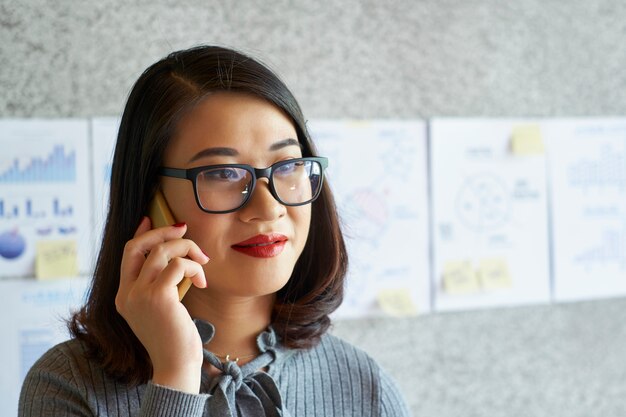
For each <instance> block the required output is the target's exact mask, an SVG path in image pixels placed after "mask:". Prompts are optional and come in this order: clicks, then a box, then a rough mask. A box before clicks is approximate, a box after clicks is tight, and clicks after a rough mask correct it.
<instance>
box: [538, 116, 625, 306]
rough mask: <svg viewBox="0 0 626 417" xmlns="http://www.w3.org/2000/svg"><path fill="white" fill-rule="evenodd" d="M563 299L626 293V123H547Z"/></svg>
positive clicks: (558, 293) (557, 279)
mask: <svg viewBox="0 0 626 417" xmlns="http://www.w3.org/2000/svg"><path fill="white" fill-rule="evenodd" d="M543 131H544V132H545V138H546V144H547V146H548V149H549V153H550V164H549V167H550V169H549V171H550V183H551V189H552V192H551V194H552V198H551V208H552V215H551V217H552V237H553V243H554V247H553V257H554V295H555V299H556V300H557V301H570V300H581V299H593V298H598V297H611V296H623V295H626V119H587V120H585V119H570V120H551V121H548V122H546V123H545V126H544V129H543Z"/></svg>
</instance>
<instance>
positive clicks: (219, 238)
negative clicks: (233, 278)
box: [185, 213, 229, 259]
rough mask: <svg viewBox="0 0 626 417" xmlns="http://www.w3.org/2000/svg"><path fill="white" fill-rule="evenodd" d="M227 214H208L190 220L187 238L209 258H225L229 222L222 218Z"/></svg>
mask: <svg viewBox="0 0 626 417" xmlns="http://www.w3.org/2000/svg"><path fill="white" fill-rule="evenodd" d="M224 216H228V215H227V214H206V213H200V214H199V215H196V216H193V217H191V218H189V221H188V222H187V227H188V229H187V230H188V231H187V234H186V235H185V237H186V238H187V239H191V240H193V241H194V242H195V243H196V244H197V245H198V246H199V247H200V249H202V250H203V251H204V252H205V253H206V254H207V255H208V256H209V258H212V259H217V258H220V257H222V256H223V254H224V251H225V249H224V248H223V246H225V245H226V242H225V241H224V238H223V237H224V236H225V234H226V231H227V229H228V224H229V222H228V220H226V219H223V218H222V217H224Z"/></svg>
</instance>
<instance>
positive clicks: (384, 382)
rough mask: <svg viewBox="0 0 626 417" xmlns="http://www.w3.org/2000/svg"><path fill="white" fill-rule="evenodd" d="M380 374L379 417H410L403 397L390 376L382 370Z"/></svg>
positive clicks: (380, 369)
mask: <svg viewBox="0 0 626 417" xmlns="http://www.w3.org/2000/svg"><path fill="white" fill-rule="evenodd" d="M379 372H380V391H381V393H380V394H381V395H380V396H381V399H380V411H379V413H378V414H379V415H380V416H381V417H410V416H411V413H410V411H409V408H408V406H407V404H406V403H405V402H404V397H403V396H402V394H401V393H400V390H399V389H398V386H397V385H396V383H395V381H394V380H393V379H392V378H391V376H390V375H389V374H388V373H387V372H386V371H385V370H384V369H382V368H379Z"/></svg>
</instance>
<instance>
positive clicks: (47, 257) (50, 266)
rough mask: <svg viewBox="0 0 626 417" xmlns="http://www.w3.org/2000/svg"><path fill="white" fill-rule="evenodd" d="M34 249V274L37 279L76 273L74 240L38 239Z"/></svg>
mask: <svg viewBox="0 0 626 417" xmlns="http://www.w3.org/2000/svg"><path fill="white" fill-rule="evenodd" d="M36 250H37V255H36V259H35V276H36V277H37V279H42V280H44V279H50V278H60V277H73V276H76V275H78V257H77V251H76V241H75V240H70V239H66V240H40V241H38V242H37V246H36Z"/></svg>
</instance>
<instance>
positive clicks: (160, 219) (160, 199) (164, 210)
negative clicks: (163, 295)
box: [148, 190, 191, 301]
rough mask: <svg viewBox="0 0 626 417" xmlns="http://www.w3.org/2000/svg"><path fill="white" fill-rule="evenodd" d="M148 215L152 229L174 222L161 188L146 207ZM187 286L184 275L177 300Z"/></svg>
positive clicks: (187, 279)
mask: <svg viewBox="0 0 626 417" xmlns="http://www.w3.org/2000/svg"><path fill="white" fill-rule="evenodd" d="M148 217H150V221H151V222H152V228H153V229H154V228H157V227H163V226H171V225H173V224H176V220H174V216H172V212H171V211H170V208H169V207H168V205H167V201H165V197H164V196H163V193H162V192H161V190H157V192H156V194H155V196H154V199H153V200H152V202H151V203H150V207H149V208H148ZM189 288H191V280H190V279H189V278H187V277H185V278H183V280H182V281H181V282H180V283H179V284H178V299H179V300H181V301H182V299H183V297H184V296H185V294H187V291H189Z"/></svg>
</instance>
